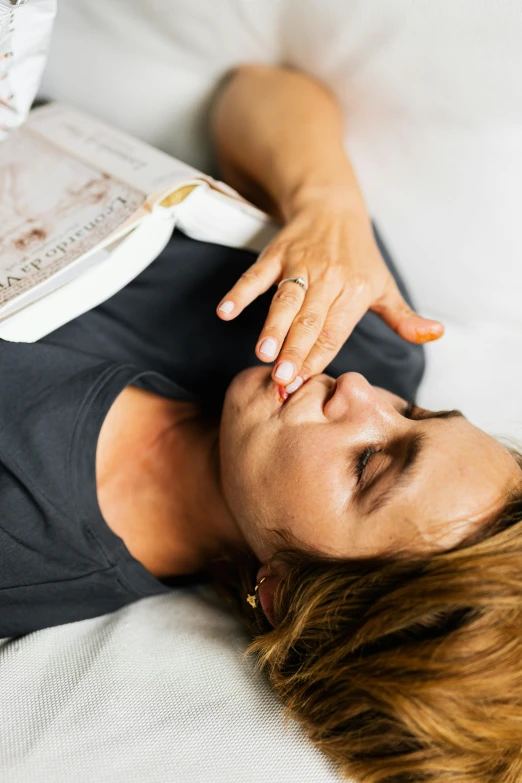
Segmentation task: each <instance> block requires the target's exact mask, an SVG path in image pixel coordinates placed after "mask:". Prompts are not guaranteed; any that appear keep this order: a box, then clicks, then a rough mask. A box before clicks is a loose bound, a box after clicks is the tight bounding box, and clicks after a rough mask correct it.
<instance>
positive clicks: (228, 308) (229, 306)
mask: <svg viewBox="0 0 522 783" xmlns="http://www.w3.org/2000/svg"><path fill="white" fill-rule="evenodd" d="M233 309H234V302H223V304H222V305H221V307H220V308H219V310H220V311H221V312H223V313H231V312H232V310H233Z"/></svg>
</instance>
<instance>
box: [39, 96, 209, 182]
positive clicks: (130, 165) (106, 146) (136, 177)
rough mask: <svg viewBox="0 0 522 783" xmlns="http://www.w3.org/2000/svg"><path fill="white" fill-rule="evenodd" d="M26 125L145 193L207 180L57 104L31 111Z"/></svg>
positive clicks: (159, 151)
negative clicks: (191, 181)
mask: <svg viewBox="0 0 522 783" xmlns="http://www.w3.org/2000/svg"><path fill="white" fill-rule="evenodd" d="M26 128H27V129H28V130H29V131H30V132H32V133H34V134H35V135H38V136H40V137H43V138H45V139H47V140H48V141H50V142H52V143H53V144H55V145H56V146H57V147H60V148H61V149H62V150H64V151H66V152H69V153H70V154H73V155H75V156H76V157H77V158H79V159H80V160H83V161H84V162H85V163H87V164H88V165H91V166H95V167H96V168H97V169H99V170H100V171H104V172H105V173H106V174H109V175H110V176H112V177H115V178H116V179H119V180H121V181H122V182H126V183H127V184H128V185H129V186H130V187H132V188H136V189H137V190H141V191H142V192H143V193H145V195H146V196H153V195H155V194H157V193H158V191H161V192H163V191H164V190H165V189H166V188H169V189H174V188H175V186H176V185H177V184H178V183H180V184H182V183H185V182H187V181H189V180H194V179H200V180H201V179H203V180H205V179H207V177H206V176H205V175H204V174H202V173H201V172H200V171H198V170H197V169H194V168H192V166H188V165H187V164H186V163H182V162H181V161H180V160H177V159H176V158H173V157H171V156H170V155H167V153H165V152H162V151H161V150H158V149H156V148H155V147H151V146H150V145H149V144H146V143H145V142H143V141H140V140H139V139H135V138H134V137H133V136H130V135H129V134H128V133H125V132H124V131H120V130H119V129H117V128H113V127H112V126H110V125H107V124H106V123H104V122H102V121H101V120H98V119H97V118H95V117H91V116H90V115H88V114H85V113H84V112H80V111H78V110H76V109H72V108H70V107H69V106H65V105H63V104H60V103H51V104H48V105H47V106H42V107H40V108H38V109H35V110H34V111H32V112H31V115H30V117H29V119H28V121H27V123H26ZM208 179H211V178H208Z"/></svg>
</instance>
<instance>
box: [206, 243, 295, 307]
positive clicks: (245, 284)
mask: <svg viewBox="0 0 522 783" xmlns="http://www.w3.org/2000/svg"><path fill="white" fill-rule="evenodd" d="M269 248H270V245H269V246H267V248H265V250H264V251H263V253H262V254H261V255H260V256H259V258H258V259H257V261H256V262H255V263H254V264H252V266H250V267H249V268H248V269H246V270H245V271H244V272H243V274H242V275H241V277H240V278H239V280H238V281H237V283H236V284H235V285H234V286H233V288H231V289H230V291H229V292H228V293H227V294H226V296H224V297H223V299H222V300H221V302H220V303H219V305H218V306H217V308H216V313H217V315H218V316H219V317H220V318H222V319H223V320H225V321H231V320H232V318H235V317H236V316H237V315H239V314H240V313H241V312H242V311H243V310H244V309H245V307H247V305H249V304H250V303H251V302H253V301H254V299H257V297H258V296H260V295H261V294H264V293H265V291H268V289H269V288H270V286H272V285H274V283H275V281H276V280H277V278H278V277H280V276H281V261H280V258H279V256H278V255H276V253H275V252H274V251H273V250H270V251H269Z"/></svg>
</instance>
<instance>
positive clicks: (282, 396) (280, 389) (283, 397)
mask: <svg viewBox="0 0 522 783" xmlns="http://www.w3.org/2000/svg"><path fill="white" fill-rule="evenodd" d="M312 377H313V376H310V378H307V379H306V381H303V383H302V384H301V386H300V387H299V388H298V389H296V390H295V392H288V391H286V388H285V387H284V386H281V384H280V383H278V384H277V393H278V395H279V402H280V403H282V404H283V405H284V404H285V403H286V401H287V400H289V399H290V397H295V395H296V394H299V392H300V391H301V389H303V388H304V387H305V386H306V384H307V383H308V381H311V380H312Z"/></svg>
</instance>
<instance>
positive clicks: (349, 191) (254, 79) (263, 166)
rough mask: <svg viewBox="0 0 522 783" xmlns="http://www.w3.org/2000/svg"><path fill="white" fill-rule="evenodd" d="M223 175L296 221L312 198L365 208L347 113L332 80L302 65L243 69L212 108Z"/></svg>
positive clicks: (353, 208) (269, 208)
mask: <svg viewBox="0 0 522 783" xmlns="http://www.w3.org/2000/svg"><path fill="white" fill-rule="evenodd" d="M212 130H213V137H214V143H215V146H216V151H217V155H218V161H219V163H220V165H221V169H222V176H224V178H225V179H227V181H228V182H229V183H230V185H232V186H233V187H235V188H236V189H237V190H239V192H241V193H242V194H243V195H244V196H245V197H247V198H249V199H250V200H252V201H254V203H257V204H258V205H259V206H260V207H262V208H263V209H266V210H267V211H271V212H272V213H273V214H275V215H276V216H278V217H279V218H280V219H283V220H285V221H287V220H289V219H290V218H291V217H292V215H293V214H295V212H296V211H297V210H298V209H299V207H300V206H301V205H303V204H305V203H306V202H308V201H309V200H311V199H316V198H327V199H328V201H329V202H330V201H331V202H335V203H337V204H338V205H339V207H340V208H342V209H345V210H346V209H347V210H350V211H354V212H358V213H359V212H364V211H365V207H364V201H363V197H362V194H361V191H360V188H359V185H358V183H357V179H356V177H355V174H354V172H353V169H352V166H351V164H350V161H349V159H348V156H347V154H346V151H345V149H344V145H343V117H342V114H341V111H340V108H339V106H338V104H337V102H336V100H335V98H334V97H333V96H332V94H331V93H329V92H328V91H327V90H326V88H325V87H323V86H322V85H321V84H320V83H319V82H317V81H315V80H313V79H312V78H311V77H309V76H306V75H305V74H302V73H300V72H298V71H293V70H290V69H288V68H278V67H272V66H264V65H244V66H241V67H239V68H238V69H236V71H234V73H233V74H232V76H231V78H230V79H229V80H228V82H227V83H226V84H225V85H224V87H223V88H222V90H221V92H220V94H219V95H218V96H217V99H216V102H215V105H214V108H213V113H212Z"/></svg>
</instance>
